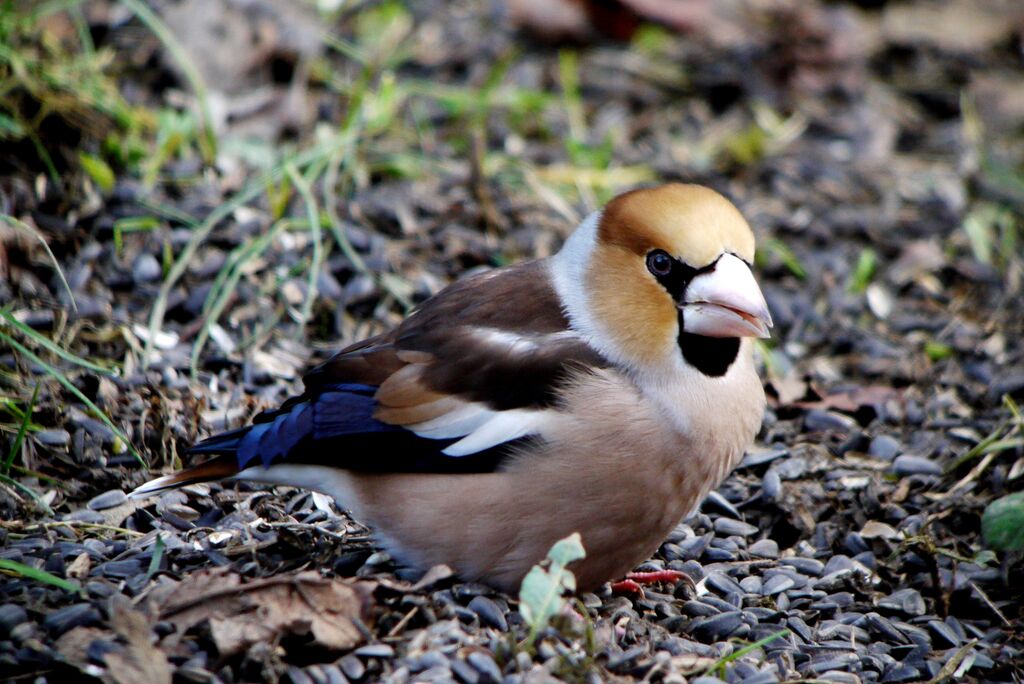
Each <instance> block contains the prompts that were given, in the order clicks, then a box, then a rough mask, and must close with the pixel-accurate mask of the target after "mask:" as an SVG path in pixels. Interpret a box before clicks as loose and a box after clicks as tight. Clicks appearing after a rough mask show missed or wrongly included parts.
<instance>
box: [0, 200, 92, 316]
mask: <svg viewBox="0 0 1024 684" xmlns="http://www.w3.org/2000/svg"><path fill="white" fill-rule="evenodd" d="M0 222H3V223H6V224H7V225H9V226H11V227H13V228H16V229H17V230H22V231H24V232H26V233H28V234H29V235H31V236H32V237H33V238H35V240H36V241H37V242H38V243H39V244H40V245H42V247H43V249H44V250H45V251H46V256H47V258H49V260H50V263H51V264H53V270H54V272H55V273H56V274H57V278H58V279H59V280H60V284H61V286H62V287H63V288H64V291H65V292H66V293H67V295H68V301H70V302H71V308H72V309H74V310H75V311H78V304H77V303H76V302H75V293H74V291H72V289H71V285H69V284H68V279H67V276H65V275H64V269H62V268H61V267H60V262H59V261H57V257H55V256H54V255H53V251H52V250H51V249H50V245H49V244H47V242H46V238H44V237H43V234H42V233H40V232H39V231H38V230H36V229H35V228H34V227H32V226H30V225H28V224H27V223H25V222H24V221H19V220H18V219H16V218H14V217H13V216H8V215H7V214H0ZM5 313H6V312H5ZM11 318H13V317H9V319H11Z"/></svg>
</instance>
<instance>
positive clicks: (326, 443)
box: [190, 383, 520, 473]
mask: <svg viewBox="0 0 1024 684" xmlns="http://www.w3.org/2000/svg"><path fill="white" fill-rule="evenodd" d="M375 391H376V388H375V387H372V386H370V385H360V384H353V383H339V384H330V385H326V384H325V385H322V386H320V387H319V388H317V391H316V392H312V393H307V394H306V395H303V396H302V397H297V398H296V400H294V401H289V402H288V403H287V404H286V405H285V406H284V407H282V408H281V409H278V410H276V411H272V412H267V413H265V414H262V415H261V416H260V417H259V418H258V419H257V422H255V423H254V424H253V425H250V426H247V427H244V428H239V429H237V430H232V431H230V432H225V433H222V434H219V435H214V436H213V437H210V438H209V439H206V440H204V441H202V442H200V443H198V444H196V445H195V446H194V447H192V448H191V449H190V451H191V452H192V453H197V454H232V455H234V456H235V457H236V458H237V460H238V467H239V469H245V468H249V467H251V466H256V465H262V466H263V467H265V468H269V467H270V466H272V465H274V464H276V463H285V462H287V463H295V464H300V463H301V464H311V465H327V466H334V467H339V468H345V469H346V470H354V471H361V472H420V473H474V472H476V473H479V472H491V471H493V470H495V469H496V468H497V467H498V466H499V465H500V463H501V462H502V460H503V459H504V458H506V457H507V456H508V454H509V453H510V448H511V447H513V446H514V445H515V444H516V443H517V442H518V441H520V440H517V441H513V442H507V443H505V444H502V445H500V446H498V447H494V448H492V449H487V450H485V451H481V452H478V453H475V454H469V455H466V456H449V455H447V454H445V453H443V449H445V448H446V447H447V446H449V445H451V444H452V443H454V442H455V441H457V440H454V439H428V438H425V437H420V436H419V435H417V434H415V433H414V432H412V431H410V430H407V429H405V428H403V427H399V426H397V425H390V424H388V423H383V422H381V421H379V420H377V419H376V418H374V417H373V413H374V410H375V409H376V407H377V401H376V399H374V397H373V395H374V392H375Z"/></svg>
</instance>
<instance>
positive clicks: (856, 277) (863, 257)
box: [850, 247, 878, 294]
mask: <svg viewBox="0 0 1024 684" xmlns="http://www.w3.org/2000/svg"><path fill="white" fill-rule="evenodd" d="M877 265H878V257H877V255H876V254H875V250H873V249H871V248H870V247H865V248H864V249H862V250H861V252H860V257H858V259H857V267H856V268H855V269H854V271H853V280H852V281H851V282H850V291H851V292H854V293H856V294H860V293H861V292H864V290H866V289H868V285H870V284H871V279H872V278H873V277H874V275H875V267H876V266H877Z"/></svg>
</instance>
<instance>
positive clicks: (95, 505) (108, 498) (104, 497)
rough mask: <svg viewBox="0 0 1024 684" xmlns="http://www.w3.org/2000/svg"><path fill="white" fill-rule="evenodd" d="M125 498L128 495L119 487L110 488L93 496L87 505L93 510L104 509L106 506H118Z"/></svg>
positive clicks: (126, 498)
mask: <svg viewBox="0 0 1024 684" xmlns="http://www.w3.org/2000/svg"><path fill="white" fill-rule="evenodd" d="M127 500H128V495H127V494H125V493H124V492H122V491H121V490H120V489H111V490H110V491H106V492H103V493H102V494H100V495H98V496H94V497H93V498H92V499H90V500H89V503H88V506H89V509H90V510H93V511H104V510H106V509H108V508H114V507H115V506H120V505H121V504H123V503H124V502H125V501H127Z"/></svg>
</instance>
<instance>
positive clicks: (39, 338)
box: [0, 309, 114, 375]
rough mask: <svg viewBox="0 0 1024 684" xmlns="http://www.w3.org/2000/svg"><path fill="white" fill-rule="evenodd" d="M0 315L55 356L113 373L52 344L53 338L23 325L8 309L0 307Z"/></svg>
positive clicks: (99, 370)
mask: <svg viewBox="0 0 1024 684" xmlns="http://www.w3.org/2000/svg"><path fill="white" fill-rule="evenodd" d="M0 317H3V318H5V319H7V322H8V323H10V324H11V326H13V327H14V328H16V329H17V330H18V332H20V333H21V334H22V335H24V336H25V337H27V338H29V339H31V340H32V341H33V342H35V343H36V344H38V345H39V346H41V347H45V348H46V350H47V351H50V352H52V353H54V354H56V355H57V356H59V357H60V358H62V359H64V360H65V361H69V362H71V363H73V364H75V365H76V366H81V367H82V368H85V369H87V370H90V371H92V372H94V373H99V374H100V375H114V373H113V371H111V369H109V368H104V367H103V366H100V365H97V364H95V363H92V362H91V361H86V360H85V359H83V358H82V357H80V356H76V355H74V354H72V353H71V352H69V351H68V350H66V349H64V348H62V347H60V346H59V345H57V344H54V342H53V340H51V339H49V338H48V337H46V336H45V335H41V334H39V333H38V332H36V331H35V330H33V329H32V328H31V327H29V326H27V325H25V324H24V323H22V322H21V321H19V320H18V319H17V318H16V317H15V316H14V314H12V313H11V312H10V310H8V309H0Z"/></svg>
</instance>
